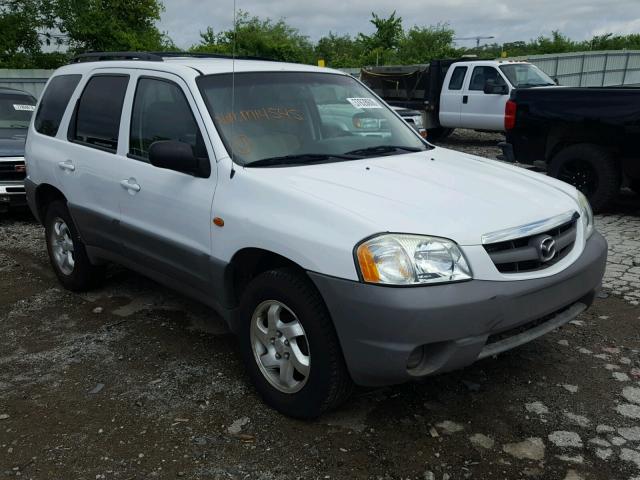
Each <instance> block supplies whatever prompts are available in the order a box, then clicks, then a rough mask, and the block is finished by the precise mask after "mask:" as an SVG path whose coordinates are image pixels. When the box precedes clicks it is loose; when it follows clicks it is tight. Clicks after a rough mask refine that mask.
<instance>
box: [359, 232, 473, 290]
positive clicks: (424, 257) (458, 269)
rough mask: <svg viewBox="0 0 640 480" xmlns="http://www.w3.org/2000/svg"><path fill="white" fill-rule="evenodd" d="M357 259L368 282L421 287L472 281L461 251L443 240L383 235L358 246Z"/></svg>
mask: <svg viewBox="0 0 640 480" xmlns="http://www.w3.org/2000/svg"><path fill="white" fill-rule="evenodd" d="M356 259H357V267H358V269H359V271H360V274H361V276H362V279H363V280H364V281H365V282H367V283H379V284H386V285H421V284H430V283H442V282H457V281H461V280H469V279H471V278H472V277H471V269H470V268H469V265H468V264H467V260H466V259H465V258H464V255H463V254H462V251H461V250H460V248H459V247H458V245H456V244H455V243H454V242H452V241H451V240H447V239H446V238H439V237H426V236H421V235H402V234H382V235H379V236H377V237H374V238H371V239H369V240H366V241H364V242H362V243H361V244H360V245H358V247H357V248H356Z"/></svg>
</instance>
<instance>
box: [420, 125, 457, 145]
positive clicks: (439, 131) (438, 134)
mask: <svg viewBox="0 0 640 480" xmlns="http://www.w3.org/2000/svg"><path fill="white" fill-rule="evenodd" d="M454 130H455V128H446V127H437V128H430V129H428V130H427V140H429V141H434V142H437V141H438V140H444V139H445V138H447V137H448V136H449V135H451V134H452V133H453V131H454Z"/></svg>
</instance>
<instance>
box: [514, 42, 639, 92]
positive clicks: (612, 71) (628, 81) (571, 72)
mask: <svg viewBox="0 0 640 480" xmlns="http://www.w3.org/2000/svg"><path fill="white" fill-rule="evenodd" d="M521 58H522V59H526V60H528V61H530V62H531V63H533V64H535V65H537V66H538V67H539V68H540V69H541V70H543V71H544V72H545V73H546V74H547V75H549V76H550V77H552V78H557V79H558V81H559V82H560V85H567V86H570V87H609V86H623V85H626V86H631V85H634V86H640V51H639V50H629V51H603V52H581V53H561V54H552V55H532V56H529V57H526V58H525V57H521Z"/></svg>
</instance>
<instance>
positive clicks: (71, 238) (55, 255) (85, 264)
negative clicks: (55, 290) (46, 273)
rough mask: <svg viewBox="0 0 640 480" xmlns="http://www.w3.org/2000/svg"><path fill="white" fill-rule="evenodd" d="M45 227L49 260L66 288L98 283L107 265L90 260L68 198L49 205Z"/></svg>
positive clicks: (78, 289)
mask: <svg viewBox="0 0 640 480" xmlns="http://www.w3.org/2000/svg"><path fill="white" fill-rule="evenodd" d="M44 227H45V236H46V242H47V251H48V252H49V260H50V261H51V265H52V266H53V271H54V272H55V274H56V276H57V277H58V280H59V281H60V283H61V284H62V285H63V286H64V288H66V289H68V290H72V291H74V292H82V291H86V290H89V289H91V288H93V287H96V286H98V285H99V284H100V283H101V282H102V280H103V279H104V274H105V267H104V266H102V265H93V264H92V263H91V261H90V260H89V257H88V256H87V252H86V250H85V247H84V244H83V243H82V241H81V240H80V236H79V235H78V230H77V229H76V226H75V225H74V223H73V219H72V218H71V215H70V214H69V210H68V209H67V205H66V203H65V202H62V201H60V200H57V201H55V202H52V203H51V204H50V205H49V206H48V207H47V213H46V216H45V223H44Z"/></svg>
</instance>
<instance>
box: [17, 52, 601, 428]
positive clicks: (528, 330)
mask: <svg viewBox="0 0 640 480" xmlns="http://www.w3.org/2000/svg"><path fill="white" fill-rule="evenodd" d="M112 55H113V56H114V59H113V60H110V61H106V60H105V61H102V60H103V59H109V58H110V54H87V55H84V56H81V57H80V58H78V59H77V60H76V61H75V62H74V63H72V64H71V65H67V66H64V67H62V68H60V69H58V70H57V71H56V72H55V73H54V75H53V76H52V77H51V79H50V80H49V82H48V84H47V86H46V89H45V91H44V94H43V96H42V98H41V100H40V102H39V104H38V107H37V111H36V114H35V116H34V120H33V122H32V124H31V126H30V130H29V134H28V139H27V145H26V161H27V172H28V176H27V179H26V189H27V197H28V201H29V204H30V206H31V209H32V210H33V212H34V214H35V215H36V216H37V217H38V218H39V219H40V220H41V221H42V222H43V223H44V226H45V232H46V235H45V237H46V242H47V248H48V251H49V256H50V258H51V264H52V267H53V269H54V271H55V273H56V275H57V277H58V279H59V280H60V282H61V283H62V285H64V286H65V287H66V288H68V289H71V290H85V289H88V288H91V287H94V286H96V285H98V284H99V282H100V280H101V279H102V277H103V275H104V265H105V263H107V262H117V263H120V264H122V265H125V266H127V267H129V268H131V269H134V270H137V271H139V272H142V273H143V274H145V275H148V276H149V277H151V278H154V279H155V280H157V281H158V282H161V283H164V284H166V285H169V286H171V287H173V288H175V289H177V290H179V291H181V292H183V293H184V294H186V295H189V296H192V297H194V298H196V299H199V300H201V301H202V302H204V303H206V304H207V305H210V306H211V307H212V308H213V309H215V310H216V311H217V312H218V313H219V314H220V315H221V316H222V317H223V318H224V319H225V320H226V321H227V322H228V324H229V326H230V328H231V329H232V330H233V331H234V332H235V333H236V334H237V335H238V339H239V344H240V351H241V352H242V356H243V359H244V362H245V364H246V367H247V371H248V374H249V376H250V377H251V379H252V381H253V383H254V384H255V386H256V389H257V390H258V392H259V393H260V394H261V395H262V396H263V398H264V399H265V400H266V402H267V403H268V404H269V405H271V406H273V407H275V408H276V409H278V410H279V411H281V412H284V413H286V414H288V415H292V416H295V417H301V418H308V417H314V416H317V415H319V414H321V413H322V412H323V411H325V410H327V409H329V408H331V407H334V406H336V405H338V404H339V403H340V402H341V401H343V400H344V399H345V398H346V397H347V396H348V394H349V392H350V391H351V389H352V386H353V385H354V384H358V385H365V386H380V385H389V384H395V383H400V382H404V381H408V380H410V379H415V378H421V377H425V376H428V375H432V374H435V373H439V372H445V371H448V370H452V369H456V368H460V367H463V366H465V365H468V364H470V363H473V362H474V361H476V360H478V359H481V358H485V357H488V356H492V355H495V354H497V353H500V352H502V351H505V350H508V349H510V348H513V347H516V346H518V345H520V344H522V343H525V342H527V341H530V340H532V339H534V338H536V337H538V336H540V335H542V334H544V333H546V332H548V331H550V330H552V329H554V328H557V327H558V326H560V325H562V324H564V323H566V322H568V321H569V320H571V319H573V318H575V317H576V316H577V315H578V314H579V313H580V312H582V311H584V310H585V309H586V308H587V307H588V306H589V305H590V304H591V303H592V301H593V299H594V296H595V293H596V291H597V289H598V288H599V286H600V284H601V280H602V276H603V272H604V268H605V262H606V252H607V246H606V242H605V240H604V239H603V237H602V236H601V235H600V234H598V233H597V232H596V231H595V230H594V226H593V217H592V214H591V211H590V208H589V205H588V203H587V202H586V200H585V198H584V197H583V196H582V195H581V194H580V193H579V192H578V191H577V190H576V189H575V188H573V187H571V186H569V185H567V184H565V183H562V182H560V181H557V180H554V179H551V178H547V177H545V176H543V175H539V174H536V173H530V172H527V171H526V170H523V169H519V168H517V167H513V166H509V165H505V164H501V163H498V162H495V161H491V160H487V159H483V158H479V157H474V156H471V155H465V154H461V153H457V152H453V151H450V150H446V149H443V148H437V147H434V146H432V145H430V144H428V143H427V142H425V141H424V140H423V139H422V138H421V137H420V136H419V135H418V134H417V133H416V132H415V131H414V130H413V129H412V128H410V127H409V126H408V125H407V124H406V123H405V122H404V121H402V120H401V118H400V117H399V116H398V115H397V114H395V113H394V112H393V111H392V110H390V109H389V108H388V107H387V106H386V105H385V104H384V102H382V101H381V100H380V99H379V98H378V97H376V96H375V94H373V93H372V92H371V91H370V90H369V89H367V88H366V87H365V86H363V85H362V84H361V83H360V82H359V81H358V80H356V79H354V78H353V77H351V76H349V75H346V74H343V73H341V72H338V71H334V70H328V69H325V68H316V67H311V66H305V65H294V64H286V63H276V62H265V61H252V60H235V61H233V60H231V59H225V58H190V57H188V56H187V55H184V56H166V57H159V56H157V55H154V54H144V53H132V54H122V53H118V54H112ZM115 56H117V57H118V58H117V59H116V58H115ZM320 99H324V100H323V102H331V104H332V105H335V102H338V103H340V104H342V105H343V106H344V107H345V108H349V109H350V110H351V115H352V117H353V122H354V124H355V123H358V122H359V123H360V124H361V125H366V124H369V123H371V124H373V123H375V124H376V125H377V128H379V129H384V130H385V134H384V135H379V136H368V135H357V134H353V132H350V131H345V130H344V129H342V128H339V126H338V125H337V124H336V123H335V122H334V121H333V117H331V118H329V119H328V120H327V121H325V119H324V118H323V117H322V114H321V113H320V112H321V111H322V109H320V108H318V104H319V103H322V102H321V101H320Z"/></svg>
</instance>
